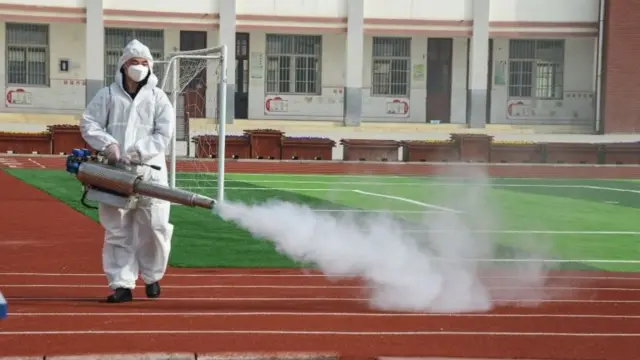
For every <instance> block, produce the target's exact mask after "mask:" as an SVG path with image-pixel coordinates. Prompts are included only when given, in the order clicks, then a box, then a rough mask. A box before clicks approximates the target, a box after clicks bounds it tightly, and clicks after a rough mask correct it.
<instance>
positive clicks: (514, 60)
mask: <svg viewBox="0 0 640 360" xmlns="http://www.w3.org/2000/svg"><path fill="white" fill-rule="evenodd" d="M563 80H564V40H510V41H509V96H510V97H523V98H536V99H541V100H545V99H547V100H552V99H562V97H563V95H562V94H563V87H564V83H563Z"/></svg>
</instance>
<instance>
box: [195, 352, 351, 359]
mask: <svg viewBox="0 0 640 360" xmlns="http://www.w3.org/2000/svg"><path fill="white" fill-rule="evenodd" d="M197 358H198V360H338V359H340V355H337V354H323V353H215V354H198V357H197Z"/></svg>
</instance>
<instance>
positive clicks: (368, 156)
mask: <svg viewBox="0 0 640 360" xmlns="http://www.w3.org/2000/svg"><path fill="white" fill-rule="evenodd" d="M340 144H342V146H343V149H342V158H343V160H345V161H398V149H399V148H400V143H399V142H398V141H395V140H373V139H342V140H340Z"/></svg>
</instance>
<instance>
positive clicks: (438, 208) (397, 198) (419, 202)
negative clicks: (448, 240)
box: [352, 190, 462, 214]
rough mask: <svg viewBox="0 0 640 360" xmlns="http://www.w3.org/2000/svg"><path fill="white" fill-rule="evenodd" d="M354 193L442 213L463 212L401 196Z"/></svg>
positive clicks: (364, 192) (366, 192)
mask: <svg viewBox="0 0 640 360" xmlns="http://www.w3.org/2000/svg"><path fill="white" fill-rule="evenodd" d="M352 191H353V192H354V193H357V194H361V195H367V196H373V197H380V198H384V199H390V200H396V201H402V202H406V203H409V204H413V205H418V206H423V207H426V208H430V209H436V210H440V211H446V212H452V213H458V214H459V213H461V212H462V211H458V210H454V209H451V208H447V207H444V206H438V205H433V204H428V203H425V202H421V201H416V200H411V199H407V198H404V197H400V196H393V195H385V194H380V193H374V192H369V191H362V190H352Z"/></svg>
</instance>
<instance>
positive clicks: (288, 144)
mask: <svg viewBox="0 0 640 360" xmlns="http://www.w3.org/2000/svg"><path fill="white" fill-rule="evenodd" d="M281 146H282V160H331V159H332V158H333V153H332V152H333V147H334V146H336V142H335V141H333V140H331V139H327V138H304V137H303V138H299V137H285V138H283V139H282V145H281Z"/></svg>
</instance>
